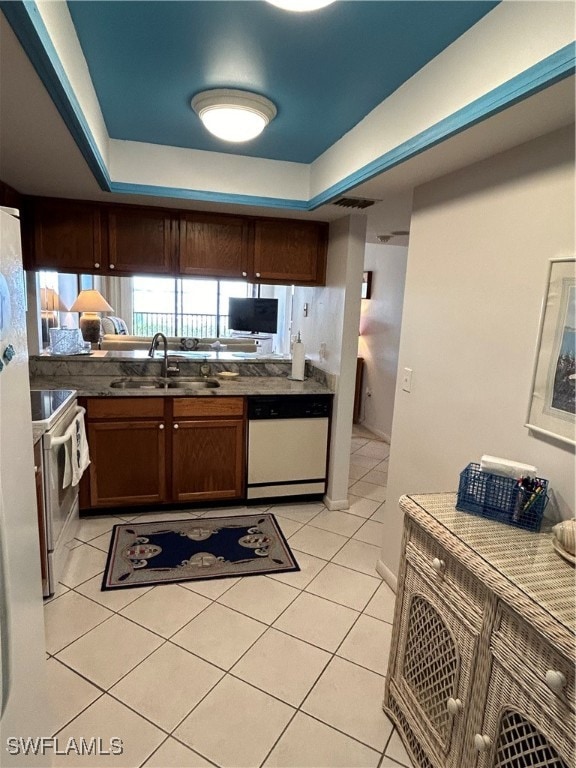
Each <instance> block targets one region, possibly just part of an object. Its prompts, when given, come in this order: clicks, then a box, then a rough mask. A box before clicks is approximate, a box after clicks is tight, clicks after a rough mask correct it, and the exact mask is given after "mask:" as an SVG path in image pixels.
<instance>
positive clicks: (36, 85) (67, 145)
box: [0, 13, 574, 245]
mask: <svg viewBox="0 0 576 768" xmlns="http://www.w3.org/2000/svg"><path fill="white" fill-rule="evenodd" d="M573 121H574V77H570V78H566V79H564V80H562V81H561V82H559V83H557V84H556V85H554V86H552V87H550V88H548V89H546V90H544V91H541V92H540V93H538V94H536V95H535V96H532V97H531V98H529V99H526V100H524V101H522V102H520V103H519V104H517V105H515V106H513V107H511V108H509V109H507V110H506V111H504V112H501V113H499V114H498V115H496V116H494V117H492V118H489V119H487V120H484V121H483V122H481V123H479V124H477V125H476V126H474V127H472V128H470V129H469V130H467V131H465V132H463V133H460V134H458V135H457V136H455V137H454V138H451V139H449V140H446V141H444V142H443V143H441V144H439V145H438V146H436V147H434V148H432V149H429V150H428V151H426V152H424V153H422V154H420V155H418V156H416V157H413V158H412V159H410V160H408V161H406V162H404V163H402V164H401V165H399V166H397V167H396V168H393V169H392V170H389V171H387V172H386V173H383V174H381V175H380V176H378V177H376V178H373V179H371V180H370V181H367V182H365V183H364V184H361V185H360V186H358V187H356V188H355V189H354V190H352V191H350V192H348V193H346V196H347V197H368V198H371V199H375V200H378V201H381V202H378V203H377V204H375V205H374V206H373V207H371V208H368V209H366V211H365V212H366V214H367V216H368V235H367V240H368V242H372V243H376V242H378V240H377V235H379V234H389V233H391V232H395V231H405V230H409V228H410V212H411V200H412V191H413V189H414V187H415V186H418V185H420V184H422V183H424V182H426V181H429V180H431V179H433V178H435V177H438V176H441V175H444V174H446V173H449V172H451V171H454V170H456V169H458V168H462V167H464V166H466V165H469V164H470V163H473V162H477V161H479V160H482V159H483V158H486V157H489V156H491V155H493V154H495V153H497V152H502V151H504V150H506V149H509V148H510V147H512V146H515V145H517V144H520V143H523V142H525V141H529V140H530V139H532V138H535V137H537V136H539V135H543V134H545V133H548V132H550V131H553V130H555V129H557V128H560V127H562V126H565V125H569V124H571V123H572V122H573ZM0 179H2V181H4V182H6V183H7V184H9V185H10V186H12V187H14V188H15V189H17V190H18V191H19V192H21V193H24V194H32V195H47V196H56V197H68V198H78V199H86V200H106V201H118V202H124V203H128V202H134V203H142V204H146V205H159V206H166V207H178V208H183V209H186V208H192V209H196V210H215V211H227V212H241V213H250V214H262V215H266V216H280V217H286V218H309V219H320V220H325V221H332V220H334V219H337V218H340V217H342V216H344V215H347V214H348V213H349V212H350V211H349V210H347V209H343V208H340V207H338V206H335V205H333V204H329V205H325V206H322V207H320V208H318V209H316V210H315V211H313V212H309V213H306V212H302V211H290V210H286V209H282V210H280V209H278V210H276V209H273V208H256V207H250V206H245V205H231V204H223V203H221V204H218V203H202V202H198V201H192V200H190V201H188V200H178V201H176V200H174V199H171V198H162V197H151V196H139V197H138V196H129V195H125V194H111V193H108V192H104V191H102V190H101V189H100V188H99V186H98V184H97V182H96V180H95V179H94V177H93V176H92V174H91V172H90V170H89V169H88V166H87V164H86V162H85V160H84V158H83V156H82V154H81V153H80V150H79V149H78V147H77V146H76V144H75V142H74V140H73V139H72V137H71V136H70V134H69V132H68V130H67V128H66V126H65V124H64V122H63V120H62V118H61V117H60V115H59V113H58V111H57V109H56V107H55V106H54V104H53V102H52V100H51V99H50V97H49V95H48V93H47V91H46V89H45V88H44V86H43V84H42V83H41V81H40V79H39V77H38V75H37V74H36V72H35V70H34V68H33V67H32V65H31V63H30V61H29V60H28V58H27V56H26V54H25V53H24V51H23V50H22V47H21V46H20V43H19V42H18V40H17V39H16V38H15V36H14V34H13V32H12V30H11V28H10V27H9V25H8V24H7V22H6V20H5V18H4V16H3V14H2V13H0ZM391 243H392V244H394V245H404V244H406V243H407V238H406V237H396V238H394V239H393V240H392V241H391Z"/></svg>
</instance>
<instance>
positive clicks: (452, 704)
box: [446, 697, 464, 715]
mask: <svg viewBox="0 0 576 768" xmlns="http://www.w3.org/2000/svg"><path fill="white" fill-rule="evenodd" d="M446 708H447V710H448V712H449V713H450V714H451V715H458V714H460V712H462V710H463V709H464V705H463V704H462V702H461V701H460V699H453V698H452V697H450V698H449V699H448V702H447V704H446Z"/></svg>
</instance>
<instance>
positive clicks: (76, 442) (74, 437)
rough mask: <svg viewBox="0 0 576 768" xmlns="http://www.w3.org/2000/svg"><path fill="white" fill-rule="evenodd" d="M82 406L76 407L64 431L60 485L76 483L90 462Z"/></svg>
mask: <svg viewBox="0 0 576 768" xmlns="http://www.w3.org/2000/svg"><path fill="white" fill-rule="evenodd" d="M84 413H85V410H84V408H78V411H77V413H76V416H75V417H74V420H73V421H72V423H71V424H70V426H69V427H68V429H67V430H66V432H65V433H64V437H65V438H66V442H65V443H64V455H65V464H64V477H63V480H62V486H63V487H64V488H67V487H68V486H69V485H70V484H72V485H78V483H79V482H80V478H81V477H82V475H83V474H84V471H85V469H86V468H87V467H88V465H89V464H90V452H89V449H88V440H87V439H86V427H85V425H84Z"/></svg>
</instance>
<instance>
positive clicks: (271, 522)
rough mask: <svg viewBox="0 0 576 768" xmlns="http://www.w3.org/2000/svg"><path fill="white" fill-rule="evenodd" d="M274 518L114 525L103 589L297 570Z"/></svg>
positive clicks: (215, 519) (232, 517)
mask: <svg viewBox="0 0 576 768" xmlns="http://www.w3.org/2000/svg"><path fill="white" fill-rule="evenodd" d="M299 570H300V567H299V565H298V563H297V562H296V560H295V558H294V555H293V554H292V552H291V551H290V547H289V546H288V544H287V542H286V539H285V538H284V536H283V534H282V532H281V530H280V527H279V525H278V523H277V522H276V519H275V517H274V515H271V514H268V513H260V514H258V515H243V516H230V517H209V518H201V519H196V520H166V521H162V522H150V523H123V524H121V525H115V526H114V529H113V531H112V540H111V542H110V549H109V551H108V562H107V563H106V570H105V571H104V579H103V582H102V589H103V590H106V589H121V588H123V587H141V586H149V585H152V584H164V583H169V582H175V581H191V580H193V579H218V578H224V577H229V576H256V575H260V574H263V573H277V572H286V571H299Z"/></svg>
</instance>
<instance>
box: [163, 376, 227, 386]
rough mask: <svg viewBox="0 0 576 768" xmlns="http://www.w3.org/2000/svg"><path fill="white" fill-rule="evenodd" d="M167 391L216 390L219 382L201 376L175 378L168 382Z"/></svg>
mask: <svg viewBox="0 0 576 768" xmlns="http://www.w3.org/2000/svg"><path fill="white" fill-rule="evenodd" d="M167 386H168V389H216V387H219V386H220V382H219V381H216V379H205V378H203V377H201V376H176V377H174V378H173V379H169V381H168V384H167Z"/></svg>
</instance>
